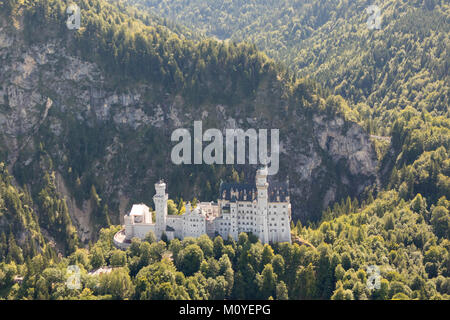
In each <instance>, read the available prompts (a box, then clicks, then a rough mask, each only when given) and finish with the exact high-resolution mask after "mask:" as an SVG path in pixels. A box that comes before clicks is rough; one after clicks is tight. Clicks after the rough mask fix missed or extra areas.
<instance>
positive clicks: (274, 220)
mask: <svg viewBox="0 0 450 320" xmlns="http://www.w3.org/2000/svg"><path fill="white" fill-rule="evenodd" d="M267 174H268V172H267V168H262V169H259V170H258V171H257V173H256V183H255V184H237V183H221V185H220V198H219V199H218V201H217V203H213V202H202V203H200V204H199V205H198V206H197V207H196V208H195V209H192V208H191V205H190V204H187V205H186V212H185V213H184V214H183V215H168V214H167V200H168V199H169V196H168V194H167V193H166V184H165V183H164V182H163V181H159V182H158V183H156V184H155V189H156V194H155V196H154V197H153V201H154V204H155V211H156V222H153V221H152V213H151V212H150V209H149V207H147V206H146V205H144V204H135V205H133V207H132V209H131V212H130V213H129V215H126V216H125V218H124V221H125V229H124V231H123V230H122V232H121V233H122V241H120V240H118V238H120V237H117V236H116V237H115V239H114V240H115V242H119V243H116V244H117V245H120V243H122V247H123V246H124V245H125V244H126V243H130V241H131V239H132V238H135V237H136V238H140V239H144V238H145V237H146V235H147V234H148V233H149V232H150V231H152V232H153V233H154V234H155V236H156V238H157V239H161V237H162V235H163V234H165V235H166V236H167V239H168V240H172V239H173V238H179V239H183V238H185V237H199V236H201V235H202V234H207V235H209V236H210V237H215V236H217V235H220V236H222V238H224V239H227V238H228V236H231V237H232V238H233V239H235V240H237V238H238V235H239V233H241V232H247V233H250V232H251V233H253V234H255V235H256V236H257V237H258V238H259V239H260V240H261V242H262V243H269V242H272V243H274V242H289V243H291V227H290V223H291V204H290V199H289V193H288V184H287V183H271V184H270V185H269V183H268V182H267Z"/></svg>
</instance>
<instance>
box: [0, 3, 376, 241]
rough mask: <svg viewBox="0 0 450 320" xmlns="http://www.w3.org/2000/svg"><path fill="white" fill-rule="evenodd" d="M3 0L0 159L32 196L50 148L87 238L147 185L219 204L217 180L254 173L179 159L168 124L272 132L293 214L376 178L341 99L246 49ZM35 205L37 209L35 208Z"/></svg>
mask: <svg viewBox="0 0 450 320" xmlns="http://www.w3.org/2000/svg"><path fill="white" fill-rule="evenodd" d="M10 3H12V4H13V5H12V6H10V7H8V8H5V9H4V10H3V9H2V12H8V11H9V12H10V14H7V15H6V16H4V19H2V21H3V23H2V26H1V30H0V33H1V35H2V36H1V38H0V39H1V42H0V48H1V49H0V56H1V59H2V64H1V68H2V72H1V73H0V74H1V76H0V83H2V88H1V91H2V94H1V95H0V97H2V100H1V101H0V105H1V108H2V113H1V115H0V125H1V126H2V130H1V132H2V134H1V141H2V149H1V151H2V152H1V154H2V161H6V162H7V164H8V167H9V168H10V169H11V170H10V172H12V173H13V175H14V177H15V178H16V180H17V183H18V184H20V185H23V186H25V185H28V186H30V189H31V191H32V196H33V197H37V196H38V193H39V191H40V188H39V187H37V186H39V181H40V177H41V176H42V171H41V163H40V160H39V159H40V157H39V156H38V154H40V153H44V154H46V155H48V157H49V158H50V160H51V163H52V167H51V168H52V170H53V171H54V172H55V184H56V188H57V190H56V192H58V193H59V194H60V196H61V198H63V197H66V201H67V206H68V210H69V213H70V215H71V217H72V219H73V222H74V224H75V226H76V227H77V229H78V231H79V235H80V237H81V239H82V240H83V241H88V240H89V239H91V238H92V237H95V236H96V233H92V231H93V230H96V229H97V228H98V227H99V226H105V225H107V224H108V223H109V221H111V222H112V223H119V221H120V220H119V218H120V217H121V216H123V214H125V212H126V210H127V209H128V208H129V206H130V205H131V203H133V202H137V201H142V202H145V203H148V204H150V205H151V203H152V202H151V197H152V195H153V192H154V190H153V189H154V188H153V184H154V182H155V181H156V180H157V179H159V178H161V177H164V178H165V179H167V180H168V186H169V193H170V194H171V195H173V197H182V198H184V199H192V198H193V197H194V196H195V197H197V198H199V199H202V200H215V199H216V198H217V190H218V186H219V184H220V180H221V179H223V180H233V179H237V178H238V177H239V176H240V177H241V178H242V177H244V178H245V179H249V180H250V179H253V177H254V170H255V168H254V167H253V168H252V167H251V166H236V170H237V171H238V174H237V175H236V174H234V169H232V167H231V166H228V167H225V166H194V165H192V166H175V165H173V164H172V163H171V162H170V151H171V148H172V146H173V143H171V142H170V135H171V133H172V132H173V130H175V129H176V128H179V127H186V128H192V125H193V122H194V120H203V123H204V130H206V129H207V128H209V127H215V128H219V129H224V128H228V127H234V126H237V127H241V128H243V129H247V128H255V129H258V128H269V129H270V128H279V129H280V137H281V138H280V139H281V150H282V151H281V152H282V153H281V155H280V173H279V174H278V175H277V176H276V177H274V179H276V180H284V179H287V177H288V176H289V179H290V184H291V190H290V191H291V194H292V202H293V208H294V209H293V216H294V219H295V220H297V219H299V218H301V219H303V220H304V221H306V220H308V219H311V220H317V219H319V218H320V215H321V212H322V210H324V209H325V208H326V207H327V206H328V205H329V204H330V203H332V202H333V201H334V200H335V199H339V198H342V197H345V196H348V195H350V196H352V197H356V196H359V195H361V194H362V192H363V191H364V189H365V188H366V187H369V186H371V185H372V184H374V183H375V181H376V166H377V159H376V154H375V151H374V148H373V145H372V143H371V142H370V139H369V136H368V135H367V134H365V133H364V132H363V130H362V128H360V127H359V126H358V125H357V124H356V123H355V122H354V121H352V119H354V115H353V114H352V113H351V111H350V110H349V108H348V106H347V105H346V103H345V101H344V100H343V99H341V98H339V97H334V96H328V97H326V96H324V94H323V93H321V90H320V88H319V87H318V86H317V85H315V84H314V83H312V82H308V81H305V80H296V79H294V78H293V77H292V76H291V75H289V73H288V72H286V71H285V70H284V69H283V68H281V67H279V66H277V65H276V64H275V63H274V62H273V61H271V60H269V59H268V58H267V57H266V56H265V55H263V54H261V53H260V52H258V51H257V50H256V49H255V48H254V47H253V46H248V45H245V44H234V43H223V42H217V41H212V40H204V41H192V40H186V39H183V38H179V37H178V36H177V35H176V33H173V32H172V31H170V30H169V29H167V28H165V27H159V26H146V25H144V24H143V23H142V22H141V20H139V19H133V18H130V17H129V16H127V15H126V14H124V13H121V12H120V11H119V10H118V9H116V8H115V7H114V6H112V5H109V4H107V3H106V2H103V1H94V2H92V1H90V2H88V1H82V2H81V3H80V7H81V15H82V28H81V29H80V30H78V31H71V30H68V29H67V28H66V26H65V20H66V16H65V14H64V8H65V7H64V5H65V3H64V2H63V1H56V0H55V1H35V2H33V3H28V2H26V3H25V4H23V3H21V2H20V1H11V2H10ZM39 214H41V215H42V214H44V213H43V212H40V213H39Z"/></svg>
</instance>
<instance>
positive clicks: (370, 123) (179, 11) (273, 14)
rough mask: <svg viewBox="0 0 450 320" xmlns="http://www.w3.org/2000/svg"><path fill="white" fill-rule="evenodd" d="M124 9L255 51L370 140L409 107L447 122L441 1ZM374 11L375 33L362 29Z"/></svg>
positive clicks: (191, 1) (193, 0)
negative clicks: (312, 86) (344, 108)
mask: <svg viewBox="0 0 450 320" xmlns="http://www.w3.org/2000/svg"><path fill="white" fill-rule="evenodd" d="M130 2H132V3H134V4H136V5H138V6H139V7H140V8H143V9H147V11H149V12H152V13H155V14H158V15H161V16H164V17H166V18H167V19H169V20H171V21H177V22H179V23H183V24H185V25H187V26H189V27H191V28H192V29H193V30H197V31H198V32H199V33H203V34H205V35H207V36H211V37H216V38H218V39H222V40H225V39H231V40H234V41H247V42H249V43H253V44H255V45H256V46H257V47H258V48H259V49H261V50H263V51H264V52H265V53H267V54H268V55H269V56H270V57H272V58H274V59H276V60H277V61H282V62H283V63H286V64H287V65H289V66H290V67H291V68H293V69H294V70H295V71H296V72H297V73H298V75H300V76H305V77H310V78H313V79H315V80H318V81H319V82H320V83H321V84H323V85H325V86H326V87H328V88H329V89H330V90H332V91H333V92H334V93H336V94H339V95H342V96H343V97H344V98H346V99H347V100H348V101H349V102H351V103H352V104H353V105H354V108H355V109H357V110H359V112H360V113H361V116H362V119H361V120H362V122H363V123H364V125H365V126H366V127H367V130H368V131H369V132H371V133H374V134H378V135H381V136H383V135H389V134H390V129H391V127H392V124H393V123H392V122H393V121H394V120H395V119H396V116H395V115H396V112H397V111H398V110H402V109H404V108H406V107H408V106H411V107H413V108H415V109H417V110H420V111H421V110H426V111H428V112H431V113H432V114H435V115H445V116H447V117H448V105H449V89H450V84H449V77H448V72H449V61H450V59H449V50H450V48H449V43H450V40H449V34H450V23H449V19H450V6H449V4H448V2H447V1H443V0H424V1H420V0H419V1H397V0H389V1H380V2H377V1H375V2H372V1H366V0H358V1H331V0H321V1H308V0H307V1H300V0H281V1H272V0H255V1H244V0H242V1H225V2H224V1H219V0H217V1H202V0H182V1H173V0H132V1H130ZM372 4H374V5H378V6H379V8H380V14H381V18H382V24H381V27H380V29H379V30H376V29H375V30H370V29H369V28H368V27H367V20H368V18H369V14H368V13H367V12H366V9H367V8H368V7H369V6H370V5H372Z"/></svg>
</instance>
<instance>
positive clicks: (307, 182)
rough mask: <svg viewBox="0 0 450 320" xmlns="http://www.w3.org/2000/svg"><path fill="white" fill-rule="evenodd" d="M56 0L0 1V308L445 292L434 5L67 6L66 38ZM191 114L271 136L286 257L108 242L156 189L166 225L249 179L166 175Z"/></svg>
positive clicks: (186, 243) (207, 171)
mask: <svg viewBox="0 0 450 320" xmlns="http://www.w3.org/2000/svg"><path fill="white" fill-rule="evenodd" d="M70 2H71V1H63V0H36V1H31V0H5V1H0V128H1V129H0V299H449V298H450V241H449V238H450V213H449V210H450V201H449V200H448V199H450V157H449V147H450V132H449V131H450V120H449V113H448V104H449V102H448V100H449V99H448V98H449V83H448V81H449V79H448V62H449V59H448V52H449V51H448V50H449V39H448V36H449V20H448V19H449V6H448V4H447V3H446V2H445V1H439V0H426V1H394V0H390V1H384V2H383V3H381V2H380V4H379V6H380V8H381V9H382V14H383V23H382V26H381V29H380V30H368V28H367V25H366V20H367V13H366V12H365V9H366V7H367V6H368V5H369V4H371V3H369V1H329V0H321V1H294V0H282V1H267V0H255V1H226V2H224V1H197V0H190V1H188V0H182V1H171V0H165V1H159V0H145V1H144V0H133V1H119V2H118V1H104V0H80V1H77V4H78V5H79V6H80V8H81V17H82V19H81V22H82V23H81V28H80V29H79V30H69V29H67V27H66V20H67V14H66V7H67V5H68V3H70ZM133 4H134V5H137V9H136V8H134V7H132V6H130V5H133ZM144 8H146V10H149V11H147V12H146V10H143V9H144ZM211 37H215V38H217V39H214V38H211ZM226 39H231V41H223V40H226ZM241 41H244V42H241ZM260 50H263V51H260ZM264 52H265V53H264ZM272 58H273V59H272ZM194 120H203V123H204V129H206V128H220V129H225V128H230V127H235V126H237V127H242V128H243V129H247V128H256V127H257V128H279V129H280V139H281V146H282V152H281V154H280V162H281V163H280V172H279V174H278V175H277V176H276V177H274V180H275V181H276V180H279V181H285V180H286V179H288V178H289V181H290V194H291V202H292V207H293V222H292V237H293V239H294V241H293V244H292V245H291V244H287V243H278V244H270V245H262V244H261V243H260V242H258V241H257V238H256V237H255V236H254V235H252V234H244V233H242V234H241V235H240V236H239V240H238V241H233V240H232V239H222V238H221V237H216V238H214V239H209V238H208V237H206V236H202V237H200V238H198V239H193V238H187V239H184V240H182V241H180V240H177V239H175V240H172V241H159V242H156V241H155V238H154V235H153V234H149V235H148V236H147V238H146V239H145V240H142V241H141V240H138V239H134V240H133V241H132V244H131V246H130V247H129V248H128V249H127V250H125V251H121V250H119V249H116V248H115V247H114V245H113V235H114V234H115V233H116V232H117V231H119V230H120V228H121V227H120V226H119V225H120V224H121V219H120V218H121V217H122V216H123V214H125V213H127V212H128V210H129V208H130V206H131V205H132V204H133V203H138V202H143V203H146V204H148V205H150V206H151V205H152V200H151V199H152V196H153V194H154V183H155V182H156V181H157V180H158V179H160V178H164V179H165V180H166V181H167V184H168V188H169V190H168V191H169V194H170V197H172V198H173V199H174V201H170V207H169V210H170V213H173V214H176V213H177V211H182V210H183V207H182V205H183V204H184V203H185V202H184V201H183V199H184V200H185V201H188V200H191V199H194V198H197V199H200V200H202V201H210V200H216V199H217V192H218V188H219V185H220V182H221V180H224V181H235V182H240V181H244V180H252V179H253V178H254V171H255V167H254V166H249V165H243V166H220V165H212V166H206V165H204V166H175V165H173V164H172V163H170V149H171V145H170V134H171V133H172V131H173V130H174V129H176V128H180V127H185V128H191V127H192V124H193V121H194ZM195 201H196V200H195ZM98 230H100V232H98ZM73 265H76V266H77V267H78V268H79V271H80V273H79V286H76V287H75V288H73V287H71V286H70V285H69V284H70V281H72V280H73V276H74V275H73V273H70V272H68V266H73ZM370 266H377V267H378V269H379V271H380V278H379V280H380V287H379V288H374V289H371V288H370V287H368V285H367V280H368V279H369V278H370V277H371V276H372V274H371V273H370V272H369V270H370ZM100 267H107V268H109V269H107V270H108V271H111V272H110V273H107V274H103V275H96V274H92V273H91V274H89V272H91V271H95V270H96V269H98V268H100ZM368 268H369V269H368Z"/></svg>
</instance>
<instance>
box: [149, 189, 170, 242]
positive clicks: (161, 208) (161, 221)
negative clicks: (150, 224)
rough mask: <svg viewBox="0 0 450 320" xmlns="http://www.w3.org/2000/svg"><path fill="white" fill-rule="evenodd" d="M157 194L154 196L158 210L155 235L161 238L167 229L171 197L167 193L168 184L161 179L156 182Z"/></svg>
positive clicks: (156, 209)
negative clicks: (168, 203)
mask: <svg viewBox="0 0 450 320" xmlns="http://www.w3.org/2000/svg"><path fill="white" fill-rule="evenodd" d="M155 190H156V194H155V195H154V196H153V202H154V203H155V211H156V228H155V236H156V237H157V238H158V239H161V235H162V234H163V232H165V230H166V226H167V200H168V199H169V196H168V194H167V193H166V184H165V183H164V181H162V180H160V181H159V182H158V183H156V184H155Z"/></svg>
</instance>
